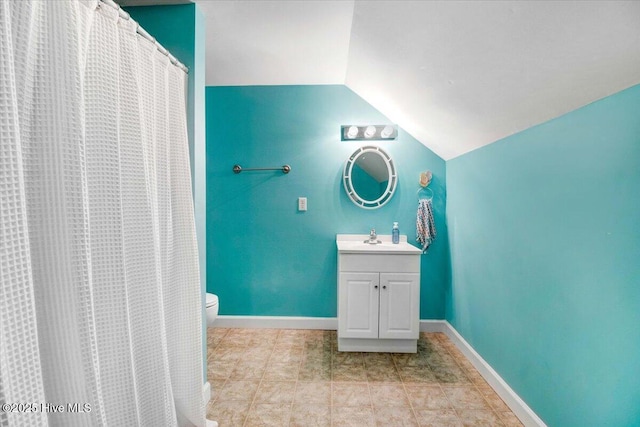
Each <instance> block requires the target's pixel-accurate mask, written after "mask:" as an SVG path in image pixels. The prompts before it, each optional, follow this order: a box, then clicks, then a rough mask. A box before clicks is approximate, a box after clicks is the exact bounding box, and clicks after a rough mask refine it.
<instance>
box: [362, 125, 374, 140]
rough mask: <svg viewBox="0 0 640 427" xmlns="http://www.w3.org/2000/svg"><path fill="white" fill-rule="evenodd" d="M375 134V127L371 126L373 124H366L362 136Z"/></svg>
mask: <svg viewBox="0 0 640 427" xmlns="http://www.w3.org/2000/svg"><path fill="white" fill-rule="evenodd" d="M375 134H376V127H375V126H373V125H369V126H367V128H366V129H365V130H364V137H365V138H371V137H373V135H375Z"/></svg>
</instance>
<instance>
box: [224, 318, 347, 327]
mask: <svg viewBox="0 0 640 427" xmlns="http://www.w3.org/2000/svg"><path fill="white" fill-rule="evenodd" d="M213 327H214V328H263V329H264V328H269V329H324V330H337V329H338V318H336V317H288V316H227V315H220V316H218V317H217V318H216V320H215V322H214V324H213Z"/></svg>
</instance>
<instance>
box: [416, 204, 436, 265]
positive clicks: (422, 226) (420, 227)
mask: <svg viewBox="0 0 640 427" xmlns="http://www.w3.org/2000/svg"><path fill="white" fill-rule="evenodd" d="M416 231H417V234H418V236H417V238H416V240H417V241H418V243H420V244H421V245H422V252H423V253H424V252H426V251H427V249H429V245H431V242H433V240H434V239H435V238H436V223H435V221H434V220H433V204H432V203H431V199H422V200H420V201H419V202H418V214H417V219H416Z"/></svg>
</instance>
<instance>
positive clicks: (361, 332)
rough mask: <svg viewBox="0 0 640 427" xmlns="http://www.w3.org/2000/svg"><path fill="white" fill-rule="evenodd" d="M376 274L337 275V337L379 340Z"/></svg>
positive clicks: (377, 280) (378, 281)
mask: <svg viewBox="0 0 640 427" xmlns="http://www.w3.org/2000/svg"><path fill="white" fill-rule="evenodd" d="M379 287H380V275H379V273H340V283H339V284H338V336H339V337H340V338H378V298H379Z"/></svg>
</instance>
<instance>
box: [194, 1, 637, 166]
mask: <svg viewBox="0 0 640 427" xmlns="http://www.w3.org/2000/svg"><path fill="white" fill-rule="evenodd" d="M196 3H197V4H198V5H199V6H200V8H201V10H202V12H203V13H204V15H205V18H206V24H207V40H206V49H207V78H206V84H207V85H210V86H216V85H304V84H345V85H347V86H348V87H349V88H351V89H352V90H353V91H354V92H356V93H357V94H358V95H360V96H361V97H362V98H364V99H365V100H366V101H368V102H369V103H370V104H372V105H373V106H374V107H376V108H377V109H378V110H380V111H381V112H382V113H384V114H385V115H387V117H389V118H390V120H392V121H393V122H395V123H397V124H398V125H400V126H401V127H402V128H403V129H405V130H406V131H408V132H409V133H410V134H411V135H412V136H414V137H415V138H416V139H418V140H419V141H420V142H422V143H423V144H424V145H426V146H427V147H428V148H430V149H431V150H433V151H434V152H435V153H437V154H438V155H440V156H441V157H442V158H444V159H450V158H453V157H456V156H458V155H461V154H463V153H465V152H468V151H470V150H473V149H475V148H478V147H481V146H483V145H486V144H489V143H491V142H494V141H496V140H498V139H501V138H504V137H506V136H508V135H511V134H513V133H516V132H518V131H521V130H524V129H526V128H528V127H531V126H533V125H536V124H538V123H542V122H544V121H547V120H549V119H552V118H554V117H557V116H559V115H561V114H563V113H566V112H568V111H571V110H573V109H576V108H578V107H581V106H583V105H585V104H588V103H590V102H593V101H595V100H597V99H600V98H603V97H605V96H607V95H610V94H612V93H615V92H618V91H620V90H622V89H625V88H627V87H630V86H633V85H636V84H639V83H640V2H638V1H584V2H580V1H567V2H563V1H468V2H466V1H455V2H452V1H401V0H397V1H377V0H371V1H355V2H354V1H291V0H284V1H211V0H196Z"/></svg>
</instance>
